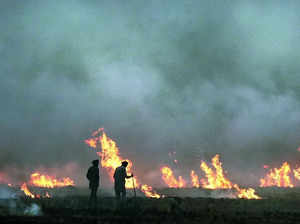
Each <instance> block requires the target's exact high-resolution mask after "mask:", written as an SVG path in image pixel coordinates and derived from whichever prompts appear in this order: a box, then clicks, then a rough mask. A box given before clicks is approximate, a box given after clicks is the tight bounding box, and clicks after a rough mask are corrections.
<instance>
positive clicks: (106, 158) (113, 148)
mask: <svg viewBox="0 0 300 224" xmlns="http://www.w3.org/2000/svg"><path fill="white" fill-rule="evenodd" d="M101 132H102V135H101V136H99V137H97V135H99V134H100V133H101ZM92 136H93V137H92V138H90V139H87V140H85V143H86V144H87V145H89V146H90V147H92V148H95V149H97V145H98V144H100V145H101V149H102V151H101V152H97V154H98V155H99V157H101V166H102V167H103V168H105V169H106V171H107V173H108V175H109V177H110V179H111V180H112V181H113V174H114V172H115V169H116V168H117V167H119V166H120V165H121V162H122V161H124V160H126V161H127V162H128V166H127V170H128V174H129V175H130V173H132V162H131V161H130V160H129V159H124V158H122V157H121V156H120V155H119V149H118V147H117V144H116V142H114V141H113V140H112V139H110V138H109V137H107V135H106V133H105V132H104V130H103V128H99V129H98V130H97V131H95V132H93V134H92ZM134 186H135V187H137V188H140V190H141V191H142V192H144V194H145V195H146V196H147V197H154V198H159V197H160V196H159V195H158V194H157V193H155V192H153V191H152V187H151V186H148V185H141V184H140V183H139V181H138V179H137V177H136V176H134V177H133V178H132V180H131V181H126V183H125V187H126V188H127V189H128V188H133V187H134Z"/></svg>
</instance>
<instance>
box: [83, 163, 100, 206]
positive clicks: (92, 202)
mask: <svg viewBox="0 0 300 224" xmlns="http://www.w3.org/2000/svg"><path fill="white" fill-rule="evenodd" d="M92 164H93V166H91V167H90V168H89V169H88V172H87V174H86V177H87V179H88V180H89V182H90V183H89V188H90V189H91V195H90V199H89V207H90V208H96V206H97V190H98V187H99V168H98V166H99V160H93V161H92Z"/></svg>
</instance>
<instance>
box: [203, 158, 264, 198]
mask: <svg viewBox="0 0 300 224" xmlns="http://www.w3.org/2000/svg"><path fill="white" fill-rule="evenodd" d="M219 158H220V156H219V155H218V154H216V155H215V156H214V157H213V158H212V166H213V167H214V170H213V169H212V168H210V167H209V166H208V165H207V164H206V163H205V162H203V161H202V162H201V165H200V168H201V169H202V170H203V171H204V173H205V176H206V179H201V183H202V186H203V188H208V189H232V188H234V189H235V190H236V191H237V197H238V198H245V199H261V197H259V196H258V195H256V194H255V190H254V189H253V188H248V189H244V188H240V187H239V186H238V185H237V184H233V183H231V181H230V180H229V179H227V178H226V177H225V176H224V171H223V168H222V163H221V162H220V160H219Z"/></svg>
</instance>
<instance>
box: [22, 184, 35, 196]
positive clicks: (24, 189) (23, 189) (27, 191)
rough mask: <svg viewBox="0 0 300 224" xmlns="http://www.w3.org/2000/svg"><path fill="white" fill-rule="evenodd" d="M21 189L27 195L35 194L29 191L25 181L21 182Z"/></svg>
mask: <svg viewBox="0 0 300 224" xmlns="http://www.w3.org/2000/svg"><path fill="white" fill-rule="evenodd" d="M21 190H22V191H24V193H25V195H27V196H28V197H31V198H35V195H34V194H33V193H31V192H30V190H29V189H28V187H27V184H26V183H23V184H22V186H21Z"/></svg>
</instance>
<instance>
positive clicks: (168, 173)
mask: <svg viewBox="0 0 300 224" xmlns="http://www.w3.org/2000/svg"><path fill="white" fill-rule="evenodd" d="M160 171H161V173H162V179H163V181H164V182H165V183H166V184H167V185H168V187H172V188H182V187H185V185H186V183H185V181H184V179H183V178H182V176H179V177H178V180H177V179H176V178H175V176H174V174H173V171H172V169H171V168H170V167H167V166H164V167H162V168H161V169H160Z"/></svg>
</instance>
